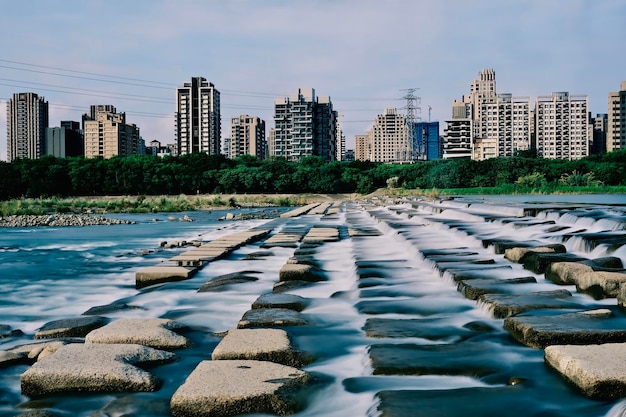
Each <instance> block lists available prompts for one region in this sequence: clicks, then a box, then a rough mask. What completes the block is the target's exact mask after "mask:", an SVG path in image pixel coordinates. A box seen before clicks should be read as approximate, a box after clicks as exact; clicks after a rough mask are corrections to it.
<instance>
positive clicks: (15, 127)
mask: <svg viewBox="0 0 626 417" xmlns="http://www.w3.org/2000/svg"><path fill="white" fill-rule="evenodd" d="M47 128H48V102H47V101H46V100H45V98H43V97H39V96H38V95H37V94H35V93H16V94H13V98H10V99H9V100H8V101H7V159H8V161H9V162H11V161H13V160H15V159H18V158H31V159H36V158H39V157H40V156H41V155H43V154H45V151H46V148H45V146H46V129H47Z"/></svg>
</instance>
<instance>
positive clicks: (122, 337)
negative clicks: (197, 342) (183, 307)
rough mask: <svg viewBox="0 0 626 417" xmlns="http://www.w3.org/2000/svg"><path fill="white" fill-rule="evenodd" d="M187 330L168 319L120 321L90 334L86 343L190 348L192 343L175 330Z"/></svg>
mask: <svg viewBox="0 0 626 417" xmlns="http://www.w3.org/2000/svg"><path fill="white" fill-rule="evenodd" d="M186 328H187V327H186V326H185V325H183V324H181V323H178V322H176V321H173V320H167V319H119V320H115V321H113V322H111V323H109V324H107V325H106V326H104V327H101V328H99V329H97V330H94V331H92V332H91V333H89V334H88V335H87V337H86V338H85V343H109V344H122V343H128V344H138V345H143V346H149V347H153V348H157V349H180V348H185V347H188V346H190V345H191V342H190V341H189V340H188V339H187V338H186V337H184V336H181V335H180V334H178V333H175V332H174V331H173V330H184V329H186Z"/></svg>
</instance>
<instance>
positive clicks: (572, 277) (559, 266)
mask: <svg viewBox="0 0 626 417" xmlns="http://www.w3.org/2000/svg"><path fill="white" fill-rule="evenodd" d="M622 268H623V264H622V260H621V259H620V258H618V257H615V256H607V257H603V258H596V259H590V260H587V261H581V262H555V263H552V264H550V265H548V267H547V268H546V272H545V278H546V279H548V280H550V281H552V282H554V283H555V284H563V285H571V284H576V277H577V276H579V275H581V274H584V273H586V272H592V271H608V272H625V271H624V270H623V269H622Z"/></svg>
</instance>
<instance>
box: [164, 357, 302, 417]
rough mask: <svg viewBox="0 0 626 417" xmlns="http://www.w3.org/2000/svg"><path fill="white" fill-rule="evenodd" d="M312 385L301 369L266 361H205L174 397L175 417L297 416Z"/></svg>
mask: <svg viewBox="0 0 626 417" xmlns="http://www.w3.org/2000/svg"><path fill="white" fill-rule="evenodd" d="M311 381H312V377H311V376H310V375H309V374H308V373H306V372H304V371H301V370H299V369H296V368H292V367H290V366H285V365H280V364H276V363H272V362H266V361H248V360H219V361H203V362H200V364H199V365H198V366H197V367H196V369H194V371H193V372H192V373H191V374H190V375H189V377H188V378H187V380H186V381H185V383H184V384H183V385H181V386H180V387H179V388H178V390H176V392H175V393H174V395H173V396H172V399H171V402H170V406H171V410H172V416H173V417H210V416H224V417H226V416H234V415H239V414H253V413H273V414H278V415H288V414H293V413H295V412H296V411H298V410H299V409H300V408H301V407H302V405H301V404H300V402H299V401H298V398H297V393H298V391H299V390H300V389H302V388H304V387H305V386H306V385H307V384H309V383H310V382H311Z"/></svg>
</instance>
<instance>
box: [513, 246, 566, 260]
mask: <svg viewBox="0 0 626 417" xmlns="http://www.w3.org/2000/svg"><path fill="white" fill-rule="evenodd" d="M530 252H536V253H565V252H566V250H565V246H563V245H561V244H559V245H556V246H555V245H550V246H536V247H515V248H509V249H506V250H505V251H504V257H505V258H506V259H508V260H509V261H511V262H515V263H522V259H523V258H524V256H526V255H527V254H528V253H530Z"/></svg>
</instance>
